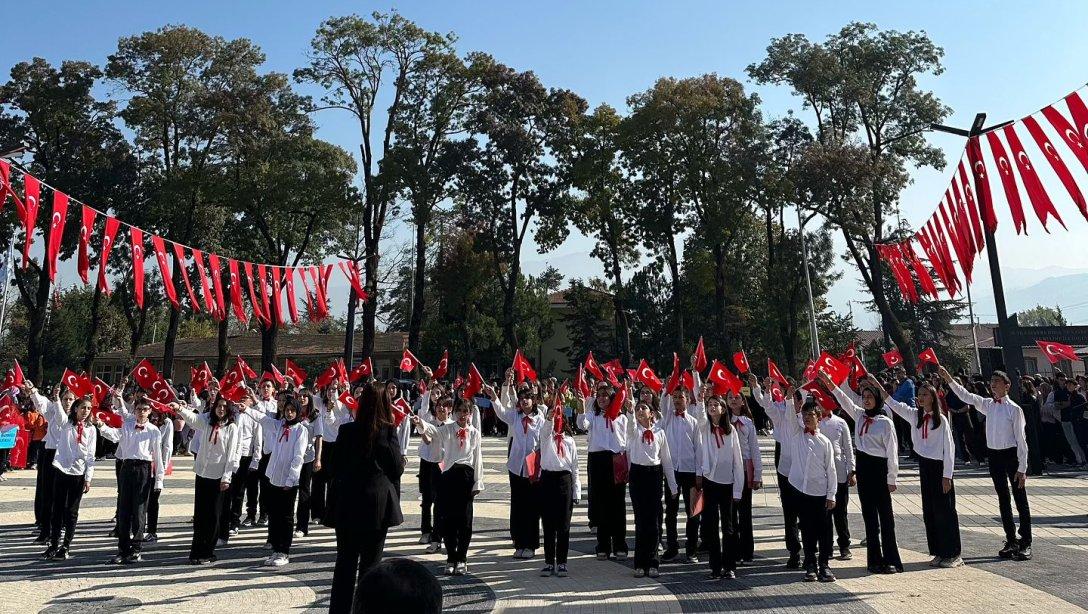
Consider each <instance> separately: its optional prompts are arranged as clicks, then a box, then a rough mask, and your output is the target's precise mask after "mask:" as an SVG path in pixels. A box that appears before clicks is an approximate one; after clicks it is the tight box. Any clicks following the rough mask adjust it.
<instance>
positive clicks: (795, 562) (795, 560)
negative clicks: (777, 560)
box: [786, 554, 801, 569]
mask: <svg viewBox="0 0 1088 614" xmlns="http://www.w3.org/2000/svg"><path fill="white" fill-rule="evenodd" d="M786 569H801V555H800V554H791V555H790V558H789V560H787V561H786Z"/></svg>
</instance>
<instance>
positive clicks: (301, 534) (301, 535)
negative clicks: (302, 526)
mask: <svg viewBox="0 0 1088 614" xmlns="http://www.w3.org/2000/svg"><path fill="white" fill-rule="evenodd" d="M295 537H296V538H303V537H306V534H305V533H303V532H302V531H295Z"/></svg>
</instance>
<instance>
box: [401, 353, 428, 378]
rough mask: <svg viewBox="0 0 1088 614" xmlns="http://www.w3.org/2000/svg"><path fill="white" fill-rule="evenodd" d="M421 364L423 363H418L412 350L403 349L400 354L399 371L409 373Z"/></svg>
mask: <svg viewBox="0 0 1088 614" xmlns="http://www.w3.org/2000/svg"><path fill="white" fill-rule="evenodd" d="M421 364H423V363H421V362H419V359H418V358H416V355H415V354H413V353H412V350H409V349H408V348H404V353H403V354H401V358H400V370H401V371H404V372H405V373H411V372H412V371H415V370H416V367H418V366H419V365H421Z"/></svg>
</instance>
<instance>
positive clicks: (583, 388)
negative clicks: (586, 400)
mask: <svg viewBox="0 0 1088 614" xmlns="http://www.w3.org/2000/svg"><path fill="white" fill-rule="evenodd" d="M574 387H575V388H577V389H578V394H580V395H582V396H583V397H588V396H589V395H590V394H591V393H592V392H593V390H592V389H591V388H590V387H589V382H588V381H586V370H585V368H584V367H583V366H582V365H578V374H577V375H575V377H574Z"/></svg>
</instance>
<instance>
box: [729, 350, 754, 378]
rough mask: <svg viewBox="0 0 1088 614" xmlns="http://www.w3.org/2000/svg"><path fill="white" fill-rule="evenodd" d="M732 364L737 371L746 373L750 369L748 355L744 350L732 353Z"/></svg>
mask: <svg viewBox="0 0 1088 614" xmlns="http://www.w3.org/2000/svg"><path fill="white" fill-rule="evenodd" d="M733 366H735V367H736V368H737V372H739V373H747V372H749V371H751V370H752V369H751V367H749V366H748V356H747V355H746V354H745V353H744V350H741V351H739V352H737V353H735V354H733Z"/></svg>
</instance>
